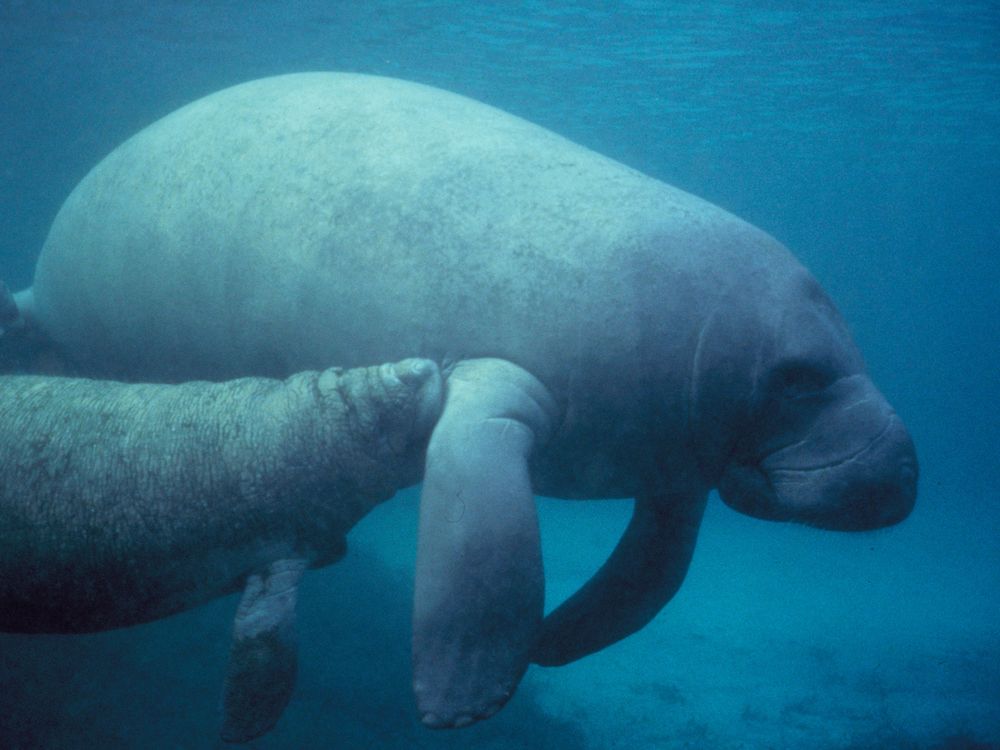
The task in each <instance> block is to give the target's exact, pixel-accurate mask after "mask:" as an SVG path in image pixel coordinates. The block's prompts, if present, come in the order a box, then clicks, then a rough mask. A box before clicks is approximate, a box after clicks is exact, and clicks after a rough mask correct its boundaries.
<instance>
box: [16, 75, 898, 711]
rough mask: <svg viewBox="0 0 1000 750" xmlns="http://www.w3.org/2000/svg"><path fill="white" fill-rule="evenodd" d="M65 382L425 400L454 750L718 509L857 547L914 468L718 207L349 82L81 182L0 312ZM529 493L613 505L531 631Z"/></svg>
mask: <svg viewBox="0 0 1000 750" xmlns="http://www.w3.org/2000/svg"><path fill="white" fill-rule="evenodd" d="M16 299H17V302H18V304H19V306H20V307H21V309H22V314H23V315H24V316H26V317H27V318H28V319H29V320H31V321H32V322H33V324H34V325H35V326H36V327H37V328H40V329H41V330H43V331H44V332H45V333H46V334H48V335H49V336H51V338H52V339H53V340H54V341H55V342H56V343H57V344H58V345H59V346H60V347H61V348H62V351H64V352H65V353H66V354H67V355H68V356H70V357H71V358H73V359H74V360H75V361H76V362H77V363H78V364H79V365H80V366H82V367H84V368H87V369H88V371H90V372H95V373H112V374H116V373H121V374H123V375H124V376H125V377H129V378H149V379H182V378H189V377H209V378H219V377H228V376H233V375H242V374H272V375H274V374H277V375H285V374H287V373H289V372H293V371H295V370H299V369H302V368H308V367H320V366H325V365H326V364H328V363H331V362H332V363H337V364H340V365H342V366H354V365H362V364H368V363H372V362H381V361H391V360H394V359H399V358H402V357H407V356H422V357H427V358H429V359H431V360H434V361H436V362H439V363H441V364H442V365H445V366H446V367H447V369H448V372H449V377H448V382H447V395H446V403H445V408H444V412H443V414H442V417H441V419H440V420H439V422H438V424H437V426H436V427H435V430H434V433H433V435H432V438H431V442H430V446H429V449H428V459H427V464H426V469H425V475H424V488H423V494H422V499H421V521H420V538H419V543H418V556H417V581H416V602H415V606H414V687H415V690H416V694H417V703H418V708H419V711H420V714H421V717H422V719H423V721H424V722H425V723H426V724H427V725H429V726H433V727H449V726H464V725H466V724H469V723H471V722H473V721H476V720H478V719H481V718H484V717H486V716H489V715H490V714H492V713H493V712H495V711H496V710H498V709H499V708H500V706H502V705H503V703H504V702H505V701H506V700H507V699H508V698H509V696H510V695H511V694H512V693H513V691H514V689H515V687H516V685H517V682H518V680H519V679H520V677H521V675H522V674H523V672H524V670H525V669H526V668H527V665H528V663H529V662H530V661H532V660H534V661H537V662H538V663H542V664H559V663H564V662H567V661H571V660H573V659H576V658H579V657H581V656H583V655H585V654H588V653H591V652H593V651H595V650H598V649H600V648H604V647H605V646H607V645H609V644H610V643H613V642H614V641H616V640H618V639H620V638H622V637H625V636H626V635H628V634H629V633H631V632H634V631H635V630H637V629H638V628H640V627H642V626H643V625H644V624H645V623H646V622H648V621H649V620H650V619H651V618H652V617H653V616H655V614H656V613H657V612H658V611H659V610H660V608H661V607H663V605H664V604H666V602H667V601H669V599H670V598H671V597H672V596H673V594H674V593H675V592H676V591H677V588H678V587H679V586H680V584H681V581H682V580H683V578H684V575H685V572H686V570H687V566H688V563H689V561H690V559H691V554H692V552H693V549H694V543H695V540H696V537H697V532H698V527H699V524H700V521H701V516H702V511H703V509H704V505H705V499H706V496H707V493H708V492H709V491H710V489H712V488H714V487H718V488H719V489H720V491H721V493H722V496H723V498H724V499H725V501H726V502H727V503H729V504H730V505H731V506H733V507H735V508H737V509H738V510H741V511H743V512H746V513H750V514H752V515H755V516H758V517H763V518H771V519H775V520H794V521H800V522H804V523H810V524H813V525H816V526H820V527H824V528H832V529H866V528H877V527H880V526H884V525H886V524H889V523H894V522H896V521H899V520H901V519H902V518H904V517H905V516H906V515H907V513H909V511H910V509H911V507H912V506H913V503H914V498H915V491H916V489H915V488H916V458H915V454H914V449H913V445H912V443H911V441H910V438H909V436H908V435H907V433H906V431H905V429H904V428H903V427H902V424H901V423H900V422H899V420H898V418H896V417H895V416H894V415H893V414H892V411H891V409H890V408H889V407H888V405H887V404H886V402H885V400H884V398H883V397H882V396H881V395H880V394H879V393H878V391H877V390H876V389H875V387H874V386H873V385H872V383H871V381H870V380H869V379H868V377H867V375H866V374H865V371H864V366H863V364H862V361H861V357H860V355H859V354H858V352H857V351H856V349H855V346H854V344H853V342H852V341H851V339H850V336H849V335H848V332H847V330H846V327H845V326H844V324H843V322H842V321H841V319H840V316H839V315H838V314H837V312H836V310H835V309H834V308H833V306H832V304H831V303H830V302H829V300H828V299H827V298H826V296H825V295H824V294H823V293H822V291H821V290H820V289H819V287H818V285H817V284H816V282H815V280H813V279H812V278H811V277H810V276H809V274H808V273H807V272H806V271H805V269H803V268H802V266H801V265H800V264H799V263H798V262H797V261H796V260H795V259H794V258H793V257H792V255H791V254H790V253H789V252H788V251H787V250H786V249H785V248H784V247H782V246H781V245H780V244H779V243H778V242H776V241H775V240H774V239H773V238H771V237H769V236H768V235H766V234H765V233H764V232H762V231H760V230H758V229H756V228H754V227H752V226H750V225H749V224H747V223H745V222H743V221H741V220H739V219H737V218H736V217H734V216H732V215H731V214H728V213H726V212H725V211H723V210H722V209H720V208H718V207H716V206H713V205H711V204H709V203H706V202H705V201H702V200H700V199H698V198H696V197H694V196H691V195H689V194H687V193H684V192H683V191H681V190H678V189H676V188H673V187H671V186H669V185H665V184H664V183H662V182H659V181H657V180H654V179H652V178H649V177H647V176H645V175H642V174H640V173H638V172H636V171H635V170H632V169H629V168H628V167H625V166H623V165H621V164H618V163H616V162H614V161H611V160H610V159H607V158H605V157H602V156H600V155H598V154H595V153H593V152H591V151H588V150H587V149H585V148H582V147H580V146H577V145H576V144H573V143H570V142H569V141H566V140H565V139H562V138H560V137H559V136H557V135H555V134H553V133H550V132H548V131H546V130H544V129H542V128H539V127H537V126H534V125H531V124H530V123H527V122H524V121H523V120H520V119H518V118H516V117H512V116H510V115H508V114H505V113H503V112H500V111H498V110H495V109H493V108H491V107H488V106H486V105H483V104H479V103H477V102H473V101H470V100H468V99H465V98H463V97H460V96H456V95H453V94H449V93H447V92H444V91H440V90H436V89H432V88H428V87H425V86H420V85H417V84H412V83H406V82H403V81H394V80H390V79H384V78H376V77H370V76H358V75H349V74H302V75H292V76H283V77H278V78H271V79H264V80H261V81H255V82H252V83H249V84H245V85H243V86H238V87H235V88H232V89H227V90H225V91H222V92H219V93H217V94H215V95H213V96H210V97H207V98H205V99H203V100H201V101H199V102H195V103H194V104H192V105H190V106H188V107H186V108H184V109H182V110H179V111H178V112H176V113H174V114H173V115H170V116H168V117H166V118H164V119H163V120H161V121H159V122H158V123H156V124H154V125H152V126H151V127H149V128H148V129H146V130H145V131H143V132H142V133H140V134H138V135H137V136H136V137H134V138H133V139H131V140H130V141H128V142H127V143H126V144H124V145H123V146H122V147H120V148H119V149H118V150H116V151H115V152H114V153H113V154H111V155H110V156H109V157H108V158H107V159H105V160H104V161H103V162H102V163H101V164H99V165H98V166H97V167H96V168H95V169H94V170H93V171H92V172H91V173H90V174H89V175H88V176H87V177H86V178H85V179H84V181H83V182H81V184H80V185H79V186H78V187H77V189H76V190H74V192H73V194H72V195H71V196H70V198H69V199H68V200H67V202H66V204H65V205H64V206H63V208H62V210H61V211H60V213H59V215H58V217H57V218H56V221H55V223H54V224H53V227H52V231H51V233H50V235H49V238H48V240H47V241H46V245H45V247H44V249H43V251H42V254H41V257H40V259H39V263H38V267H37V269H36V275H35V283H34V286H33V288H32V289H31V290H25V291H24V292H22V293H21V294H19V295H17V297H16ZM533 493H538V494H544V495H550V496H555V497H565V498H606V497H623V496H631V497H635V498H636V504H635V512H634V517H633V520H632V522H631V523H630V525H629V527H628V529H627V531H626V533H625V535H624V536H623V538H622V540H621V541H620V542H619V544H618V546H617V547H616V549H615V552H614V553H613V554H612V556H611V558H610V559H609V560H608V562H607V564H606V565H605V566H604V567H603V568H601V570H600V571H599V572H598V573H597V574H596V575H595V577H594V578H593V579H592V580H591V581H590V582H589V583H588V584H586V585H585V586H584V587H583V588H582V589H581V591H580V592H578V593H577V594H576V595H574V596H573V597H572V598H571V599H570V600H569V601H567V602H566V603H564V604H563V605H562V606H560V607H559V608H557V609H556V610H555V611H554V612H553V613H551V614H550V615H549V616H548V617H547V618H545V621H544V623H543V622H542V602H543V588H544V578H543V574H542V569H541V555H540V551H539V539H538V529H537V521H536V519H535V513H534V506H533Z"/></svg>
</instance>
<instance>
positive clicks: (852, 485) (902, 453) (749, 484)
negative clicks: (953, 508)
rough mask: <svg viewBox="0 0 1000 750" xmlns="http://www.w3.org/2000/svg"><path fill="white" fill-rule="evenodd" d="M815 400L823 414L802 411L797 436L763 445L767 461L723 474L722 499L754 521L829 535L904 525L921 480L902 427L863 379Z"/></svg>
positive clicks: (738, 462)
mask: <svg viewBox="0 0 1000 750" xmlns="http://www.w3.org/2000/svg"><path fill="white" fill-rule="evenodd" d="M824 399H825V400H826V401H825V402H824ZM819 400H820V404H821V406H819V407H812V406H809V405H808V404H807V405H806V406H805V407H804V408H803V411H802V414H801V416H800V418H799V421H796V422H793V423H792V427H794V429H785V430H784V431H783V432H779V433H778V434H777V436H772V441H771V442H768V443H765V444H766V445H767V446H768V449H769V450H768V452H767V453H766V454H765V455H763V456H761V457H759V458H755V457H753V456H752V453H751V454H750V455H748V456H744V457H743V458H736V459H735V460H734V461H733V462H732V463H731V464H730V466H728V467H727V468H726V470H725V472H724V474H723V476H722V478H721V481H720V482H719V492H720V494H721V495H722V497H723V499H724V500H725V501H726V503H727V504H729V505H730V506H732V507H733V508H735V509H736V510H739V511H740V512H743V513H746V514H747V515H751V516H754V517H757V518H763V519H765V520H770V521H795V522H798V523H804V524H809V525H810V526H816V527H818V528H821V529H830V530H833V531H865V530H870V529H879V528H883V527H885V526H891V525H893V524H896V523H899V522H900V521H902V520H903V519H904V518H906V517H907V516H908V515H909V514H910V512H911V511H912V510H913V506H914V502H915V501H916V496H917V475H918V469H917V455H916V450H915V449H914V446H913V440H911V438H910V434H909V432H907V430H906V427H905V426H904V424H903V422H902V420H901V419H900V418H899V417H898V416H897V415H896V413H895V412H894V411H893V409H892V407H891V406H890V405H889V403H888V402H887V401H886V400H885V398H884V397H883V396H882V394H881V393H879V392H878V390H877V389H876V388H875V387H874V385H872V384H871V381H870V380H868V379H867V378H865V377H862V376H855V377H851V378H845V379H843V380H842V381H840V383H839V384H838V385H836V386H834V387H833V388H831V389H830V390H829V392H828V393H827V394H826V395H825V396H822V397H821V398H820V399H819ZM774 442H777V443H778V444H779V445H782V447H779V448H773V447H771V446H773V445H774Z"/></svg>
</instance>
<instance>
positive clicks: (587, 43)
mask: <svg viewBox="0 0 1000 750" xmlns="http://www.w3.org/2000/svg"><path fill="white" fill-rule="evenodd" d="M315 69H336V70H352V71H361V72H368V73H378V74H383V75H394V76H400V77H405V78H410V79H413V80H418V81H421V82H424V83H428V84H432V85H437V86H441V87H444V88H448V89H451V90H454V91H459V92H461V93H464V94H466V95H469V96H472V97H475V98H477V99H481V100H484V101H487V102H489V103H491V104H493V105H496V106H499V107H502V108H504V109H507V110H509V111H512V112H514V113H516V114H519V115H521V116H524V117H526V118H528V119H531V120H534V121H536V122H539V123H541V124H543V125H545V126H546V127H548V128H550V129H552V130H555V131H557V132H559V133H561V134H564V135H566V136H567V137H570V138H572V139H573V140H576V141H578V142H581V143H583V144H585V145H587V146H589V147H591V148H593V149H595V150H597V151H600V152H602V153H605V154H607V155H609V156H612V157H614V158H616V159H619V160H621V161H624V162H625V163H627V164H629V165H631V166H634V167H636V168H638V169H641V170H642V171H644V172H647V173H649V174H652V175H654V176H656V177H658V178H660V179H663V180H666V181H668V182H671V183H673V184H676V185H678V186H679V187H682V188H684V189H686V190H688V191H690V192H693V193H696V194H698V195H701V196H703V197H705V198H707V199H709V200H711V201H713V202H715V203H718V204H719V205H721V206H723V207H725V208H727V209H729V210H731V211H733V212H735V213H737V214H739V215H741V216H743V217H744V218H746V219H748V220H749V221H751V222H753V223H755V224H757V225H759V226H761V227H762V228H764V229H766V230H767V231H769V232H771V233H773V234H775V235H776V236H777V237H778V238H779V239H781V240H782V241H783V242H785V243H786V244H787V245H789V247H791V248H792V249H793V251H794V252H795V253H796V254H797V255H798V256H799V257H800V258H801V259H802V260H803V262H804V263H805V264H806V265H807V266H808V267H809V268H810V269H811V270H812V271H813V272H814V273H815V274H816V276H817V277H818V278H819V280H820V281H821V282H822V284H823V285H824V287H825V288H826V289H827V291H828V292H829V293H830V295H831V296H832V297H833V299H834V300H835V301H836V302H837V303H838V305H839V306H840V308H841V310H842V311H843V313H844V315H845V318H846V319H847V320H848V321H849V323H850V325H851V327H852V329H853V331H854V333H855V336H856V338H857V340H858V342H859V345H860V346H861V349H862V350H863V352H864V353H865V356H866V359H867V361H868V364H869V367H870V369H871V371H872V374H873V376H874V378H875V380H876V382H877V384H879V386H880V387H881V388H882V390H883V391H884V392H885V393H886V395H887V397H888V398H889V400H890V401H891V402H892V403H893V404H894V405H895V407H896V408H897V410H898V411H899V413H900V414H901V415H902V417H903V418H904V420H905V421H906V422H907V424H908V426H909V428H910V430H911V432H912V434H913V436H914V440H915V442H916V445H917V450H918V454H919V457H920V461H921V485H920V494H919V498H918V501H917V507H916V510H915V512H914V513H913V515H912V516H911V517H910V518H909V519H907V521H906V522H905V523H904V524H902V525H900V526H898V527H895V528H892V529H886V530H883V531H879V532H875V533H868V534H857V535H852V534H835V533H826V532H820V531H816V530H811V529H804V528H799V527H793V526H787V525H775V524H768V523H764V522H760V521H754V520H751V519H748V518H744V517H741V516H738V515H736V514H735V513H733V512H732V511H730V510H729V509H727V508H726V507H724V506H723V505H722V503H721V502H720V501H719V500H718V498H715V497H713V499H712V501H711V502H710V505H709V510H708V513H707V516H706V519H705V523H704V526H703V529H702V532H701V536H700V539H699V543H698V548H697V551H696V554H695V559H694V561H693V563H692V566H691V571H690V573H689V576H688V579H687V581H686V582H685V584H684V586H683V588H682V589H681V592H680V593H679V594H678V596H677V597H676V598H675V600H674V601H673V602H672V603H671V604H670V605H669V606H668V607H667V608H666V609H665V610H664V611H663V612H662V613H661V614H660V616H659V617H658V618H657V619H656V620H655V621H654V622H653V623H652V624H651V625H649V626H648V627H646V628H645V629H644V630H643V631H642V632H640V633H639V634H637V635H635V636H633V637H632V638H629V639H628V640H626V641H624V642H622V643H620V644H617V645H615V646H614V647H612V648H609V649H607V650H605V651H603V652H601V653H599V654H596V655H594V656H591V657H588V658H587V659H584V660H582V661H580V662H578V663H576V664H573V665H570V666H566V667H561V668H556V669H541V668H537V667H533V668H532V669H531V670H530V671H529V673H528V675H527V676H526V678H525V680H524V682H523V684H522V686H521V688H520V689H519V691H518V693H517V694H516V696H515V697H514V699H513V700H512V701H511V703H510V704H509V705H508V706H507V707H506V708H505V709H504V710H503V711H502V712H501V713H500V714H498V715H497V716H495V717H494V718H492V719H490V720H489V721H487V722H484V723H482V724H480V725H477V726H475V727H472V728H470V729H466V730H462V731H458V732H432V731H429V730H426V729H423V728H422V727H421V726H420V725H419V724H418V722H417V721H416V715H415V709H414V706H413V701H412V697H411V694H410V689H409V680H410V670H409V644H408V639H409V611H410V606H411V605H410V600H411V593H412V564H413V558H414V554H415V534H416V502H415V494H414V492H412V491H410V492H407V493H405V494H404V496H402V497H399V498H397V499H395V500H394V501H392V502H390V503H388V504H386V505H385V506H383V507H381V508H379V509H378V510H377V511H376V512H375V513H373V514H372V516H370V517H369V518H368V519H366V520H365V521H364V522H363V523H362V524H361V526H360V527H359V528H358V529H356V530H355V532H354V533H353V534H352V535H351V539H350V546H351V551H350V553H349V555H348V556H347V558H346V559H345V560H344V561H343V562H341V563H339V564H337V565H335V566H332V567H330V568H327V569H325V570H322V571H317V572H312V573H310V574H309V575H308V576H307V578H306V580H305V582H304V584H303V586H302V592H301V597H300V605H301V609H300V618H299V623H300V642H301V667H300V668H301V674H300V679H299V684H298V687H297V690H296V692H295V694H294V697H293V699H292V702H291V704H290V706H289V707H288V710H287V712H286V714H285V716H284V717H283V718H282V719H281V721H280V723H279V724H278V726H277V727H276V728H275V730H274V731H273V732H272V733H271V734H269V735H268V736H266V737H265V738H263V739H261V740H259V741H256V742H253V743H251V745H250V746H251V747H255V748H289V749H291V748H295V749H300V748H302V749H310V748H317V749H318V748H342V749H347V750H354V749H356V748H437V747H441V748H488V749H490V750H508V749H513V748H559V749H560V750H561V749H564V748H565V749H567V750H576V749H580V750H582V749H583V748H587V749H593V750H601V749H603V748H622V749H624V748H628V749H629V750H632V749H635V750H646V749H647V748H668V749H669V748H696V749H701V748H705V749H706V750H714V749H716V748H717V749H719V750H727V749H730V748H741V749H743V750H756V749H757V748H775V749H778V750H784V749H788V750H798V749H799V748H808V749H810V750H811V749H813V748H815V749H817V750H826V749H828V748H829V749H832V748H855V749H858V750H860V749H862V748H863V749H865V750H869V749H871V750H875V749H877V748H878V749H881V748H886V749H889V750H892V749H896V748H907V749H909V748H921V749H922V748H949V749H951V750H959V749H966V750H967V749H969V748H986V747H990V748H997V747H1000V627H998V623H1000V541H998V540H1000V493H998V490H997V476H998V474H1000V461H998V452H997V445H998V444H1000V418H998V408H997V403H998V396H1000V356H998V351H997V349H998V347H997V333H996V332H997V330H1000V310H998V306H1000V301H998V300H1000V294H998V290H1000V229H998V226H1000V225H998V222H997V217H998V216H1000V191H998V189H997V186H998V185H1000V97H997V95H996V92H997V91H1000V8H998V7H997V4H996V3H995V2H992V0H984V1H982V2H975V1H971V0H964V1H960V2H955V3H949V4H947V5H945V4H941V3H939V2H930V1H929V0H928V1H924V2H917V1H914V2H884V3H877V4H875V3H866V2H861V0H828V1H827V2H817V3H811V4H809V6H808V7H806V6H804V5H802V4H799V3H793V2H777V0H769V1H768V2H760V3H743V4H739V3H728V2H721V1H713V2H704V3H702V2H676V3H669V4H667V3H660V2H653V1H652V0H628V1H626V2H621V3H600V2H596V0H595V1H593V2H557V1H556V0H534V1H533V2H526V3H523V4H521V3H505V2H483V3H463V2H457V1H456V2H449V1H446V0H436V1H431V0H426V1H424V0H421V1H419V2H418V1H414V2H391V1H390V0H372V2H364V3H362V2H353V0H352V2H346V1H345V2H332V1H331V2H319V0H289V1H288V2H262V3H254V4H252V6H251V4H243V3H237V2H234V0H211V1H206V2H202V3H190V2H182V1H180V0H177V1H174V2H165V1H164V2H153V3H148V2H138V1H137V0H136V1H135V2H126V1H124V0H120V1H116V2H111V1H108V2H82V1H78V2H17V1H11V2H0V101H2V106H0V277H2V278H4V279H6V280H7V281H9V282H10V283H11V285H12V286H13V287H15V288H16V287H20V286H24V285H26V284H28V283H29V282H30V279H31V268H32V266H33V264H34V260H35V258H36V257H37V253H38V250H39V248H40V247H41V244H42V242H43V240H44V237H45V232H46V231H47V228H48V226H49V224H50V223H51V221H52V218H53V216H54V215H55V212H56V210H57V209H58V207H59V205H60V203H61V202H62V200H63V199H64V198H65V196H66V195H67V194H68V192H69V190H70V189H71V188H72V186H73V185H74V184H75V183H76V182H77V181H78V180H79V179H80V178H81V177H82V176H83V175H84V174H85V173H86V171H87V170H88V169H89V168H90V167H91V166H93V165H94V164H95V163H96V162H97V161H98V160H99V159H100V158H101V157H102V156H103V155H104V154H106V153H107V152H108V151H109V150H110V149H112V148H113V147H114V146H115V145H117V144H118V143H119V142H121V141H122V140H123V139H124V138H126V137H128V136H129V135H131V134H132V133H133V132H135V131H136V130H137V129H138V128H140V127H142V126H143V125H145V124H148V123H149V122H151V121H153V120H154V119H156V118H157V117H160V116H162V115H164V114H166V113H167V112H169V111H171V110H172V109H175V108H176V107H178V106H180V105H181V104H183V103H186V102H188V101H190V100H192V99H194V98H197V97H198V96H202V95H204V94H207V93H209V92H211V91H214V90H217V89H219V88H222V87H224V86H227V85H231V84H235V83H238V82H240V81H244V80H248V79H251V78H255V77H259V76H263V75H271V74H277V73H285V72H291V71H297V70H315ZM627 515H628V503H627V502H625V501H609V502H595V503H570V502H564V501H548V500H546V501H543V502H542V503H541V518H542V524H543V533H544V543H545V554H546V574H547V585H548V594H547V597H548V598H547V601H548V605H549V606H550V607H551V606H553V605H554V604H556V603H558V602H559V601H560V600H562V599H563V598H564V597H565V596H567V595H568V594H569V593H570V592H571V591H572V590H573V589H574V588H575V587H576V586H577V585H579V583H580V582H582V581H583V580H584V579H585V578H586V577H587V575H589V573H590V572H592V571H593V570H594V569H596V567H597V566H598V565H599V564H600V562H601V561H602V560H603V559H604V558H605V557H606V555H607V553H608V552H609V551H610V549H611V547H612V545H613V544H614V542H615V541H616V539H617V538H618V536H619V534H620V532H621V530H622V528H624V525H625V522H626V520H627ZM0 554H3V550H2V549H0ZM235 605H236V600H235V598H233V597H230V598H228V599H224V600H220V601H217V602H214V603H212V604H210V605H208V606H205V607H202V608H199V609H196V610H194V611H191V612H188V613H184V614H181V615H178V616H176V617H174V618H170V619H167V620H164V621H161V622H156V623H152V624H149V625H145V626H141V627H136V628H131V629H127V630H122V631H117V632H112V633H103V634H96V635H87V636H18V635H0V750H26V749H27V748H57V749H66V750H78V749H83V748H101V749H105V748H107V749H117V748H142V749H146V748H149V749H151V750H161V749H162V750H166V749H171V750H173V749H175V748H211V747H216V746H219V745H220V742H219V741H218V740H217V739H216V737H217V731H218V724H219V696H220V691H221V686H222V678H223V672H224V667H225V660H226V655H227V649H228V636H229V629H230V623H231V618H232V614H233V611H234V609H235Z"/></svg>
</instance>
